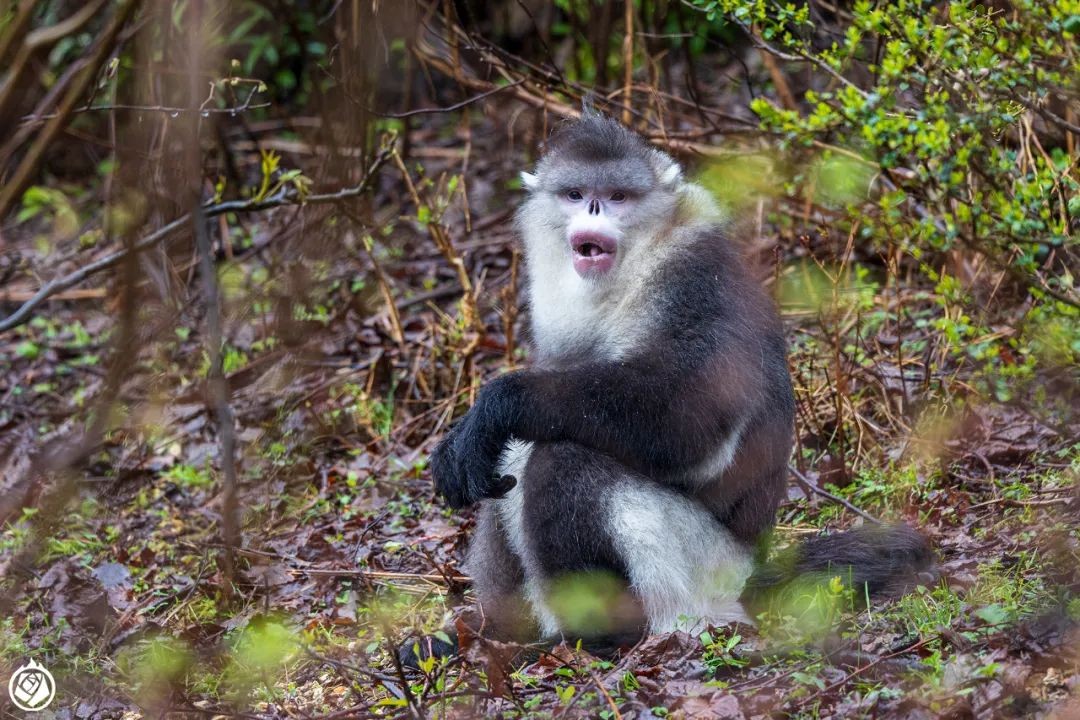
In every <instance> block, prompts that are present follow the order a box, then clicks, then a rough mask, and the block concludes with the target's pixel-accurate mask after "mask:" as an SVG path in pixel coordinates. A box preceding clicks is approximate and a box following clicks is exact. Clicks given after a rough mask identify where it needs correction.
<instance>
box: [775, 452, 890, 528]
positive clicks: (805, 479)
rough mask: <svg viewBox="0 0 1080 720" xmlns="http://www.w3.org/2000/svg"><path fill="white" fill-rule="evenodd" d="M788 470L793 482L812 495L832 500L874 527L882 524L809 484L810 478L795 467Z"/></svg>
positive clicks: (864, 512) (867, 514)
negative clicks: (793, 477)
mask: <svg viewBox="0 0 1080 720" xmlns="http://www.w3.org/2000/svg"><path fill="white" fill-rule="evenodd" d="M788 470H790V471H791V474H792V475H794V476H795V480H797V481H798V483H799V485H801V486H802V487H803V488H805V489H806V490H808V491H810V492H812V493H814V494H815V495H820V496H821V497H823V498H826V499H828V500H832V501H833V502H834V503H837V504H839V505H843V506H844V507H845V508H847V509H848V510H850V511H851V512H853V513H855V514H856V515H858V516H859V517H861V518H862V519H864V520H867V521H869V522H872V523H874V524H875V525H881V524H883V523H882V522H881V521H880V520H878V519H877V518H876V517H874V516H873V515H871V514H870V513H868V512H866V511H865V510H860V509H859V508H857V507H855V506H854V505H852V504H851V503H850V502H848V501H847V500H845V499H844V498H842V497H840V496H839V495H833V494H832V493H831V492H829V491H828V490H825V489H824V488H821V487H818V485H817V484H816V483H813V482H811V481H810V478H808V477H806V476H805V475H803V474H802V473H801V472H800V471H799V469H798V468H797V467H795V466H794V465H789V466H788Z"/></svg>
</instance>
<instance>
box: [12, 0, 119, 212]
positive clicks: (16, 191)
mask: <svg viewBox="0 0 1080 720" xmlns="http://www.w3.org/2000/svg"><path fill="white" fill-rule="evenodd" d="M139 4H140V3H139V0H127V1H126V2H125V3H124V4H122V5H121V6H120V7H119V8H117V10H116V13H115V14H114V15H113V19H112V22H111V23H110V24H109V27H108V28H106V30H105V31H104V32H103V33H102V34H101V37H100V38H99V39H98V42H97V45H96V46H95V47H94V49H93V52H92V53H91V56H90V61H89V62H88V63H87V65H86V67H85V68H83V70H82V73H81V74H79V75H78V76H77V77H76V78H75V79H74V80H73V81H72V83H71V87H69V88H68V91H67V93H66V94H65V95H64V98H63V100H61V101H60V107H59V108H58V110H57V113H56V117H54V118H53V119H52V120H50V121H49V122H48V123H47V124H46V125H45V127H44V129H43V130H42V131H41V134H40V135H38V136H37V138H35V140H34V142H33V144H32V145H31V146H30V149H28V150H27V151H26V155H25V156H24V157H23V159H22V162H20V163H19V165H18V167H16V168H15V171H14V172H12V173H11V176H10V177H9V178H8V179H7V182H5V183H4V185H3V186H0V219H2V218H4V217H5V216H6V215H7V213H8V210H10V209H11V207H12V205H14V203H15V200H16V198H18V197H20V196H21V195H22V192H23V190H24V189H25V188H26V186H27V185H28V184H29V183H30V178H31V176H32V175H33V173H34V171H35V170H36V169H37V166H38V163H39V162H40V161H41V158H42V157H44V155H45V149H46V148H48V147H49V145H50V144H51V143H52V141H53V139H54V138H55V137H56V136H57V135H59V134H60V131H61V130H62V129H63V128H64V125H65V124H66V123H67V120H68V117H69V116H70V115H71V111H72V110H73V109H74V108H75V103H76V102H78V100H79V98H81V97H82V96H83V93H85V92H86V90H87V88H89V87H90V86H91V84H92V82H93V80H94V78H95V77H97V71H98V69H99V68H100V67H101V66H102V65H104V64H105V61H106V59H107V58H108V56H109V54H110V53H111V52H112V50H113V45H114V43H115V42H116V39H117V37H118V36H119V35H120V31H121V30H122V29H123V28H124V26H125V25H127V22H128V20H129V19H130V18H131V16H132V15H133V14H134V13H135V10H136V9H137V8H138V7H139Z"/></svg>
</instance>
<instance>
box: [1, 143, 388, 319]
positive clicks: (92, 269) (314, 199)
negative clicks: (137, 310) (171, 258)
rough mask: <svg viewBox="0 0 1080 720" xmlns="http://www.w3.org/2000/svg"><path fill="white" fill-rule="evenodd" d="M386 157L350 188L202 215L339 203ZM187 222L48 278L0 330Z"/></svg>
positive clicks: (281, 196) (215, 208) (362, 186)
mask: <svg viewBox="0 0 1080 720" xmlns="http://www.w3.org/2000/svg"><path fill="white" fill-rule="evenodd" d="M389 157H390V152H389V150H386V151H383V152H381V153H379V154H378V155H376V157H375V160H374V161H373V162H372V164H371V167H370V168H369V170H368V173H367V174H366V175H365V176H364V177H363V178H362V179H361V180H360V182H359V183H358V184H357V185H355V186H354V187H351V188H345V189H343V190H338V191H337V192H332V193H325V194H321V195H308V196H306V197H303V198H301V197H300V196H299V195H297V194H296V193H295V192H292V191H290V190H289V189H283V190H281V192H279V193H277V194H276V195H272V196H271V197H268V198H265V199H263V200H228V201H225V202H220V203H211V204H207V205H204V206H203V211H202V212H203V217H204V218H212V217H214V216H216V215H221V214H222V213H229V212H258V211H261V210H269V209H271V208H276V207H281V206H283V205H320V204H327V203H339V202H341V201H343V200H348V199H350V198H354V197H358V196H359V195H362V194H364V193H365V192H367V190H368V188H369V187H370V186H371V183H372V181H373V180H374V178H375V176H376V175H377V174H378V171H379V169H380V168H381V167H382V165H383V164H384V163H385V162H386V160H387V159H388V158H389ZM190 222H191V214H190V213H187V214H184V215H182V216H180V217H179V218H177V219H176V220H173V221H172V222H170V223H168V224H167V225H163V226H162V227H160V228H158V229H157V230H155V231H154V232H152V233H150V234H149V235H147V236H146V237H144V238H142V239H141V240H139V241H137V242H136V243H134V244H133V245H132V246H131V247H130V248H125V249H123V250H118V251H117V252H115V253H111V254H109V255H106V256H105V257H103V258H101V259H99V260H95V261H94V262H92V263H90V264H88V265H84V266H83V267H81V268H79V269H78V270H75V271H73V272H71V273H68V274H67V275H64V276H63V277H59V278H55V279H53V280H50V281H49V282H47V283H46V284H45V285H43V286H42V287H41V289H40V290H38V291H37V292H36V293H34V296H33V297H31V298H30V299H29V300H27V301H26V302H25V303H23V304H22V305H21V306H20V307H19V309H18V310H16V311H15V312H13V313H12V314H11V315H8V316H7V317H6V318H4V319H3V320H0V332H4V331H6V330H10V329H12V328H15V327H18V326H20V325H22V324H24V323H26V322H27V321H28V320H29V319H30V316H31V313H33V311H34V310H35V309H36V308H37V307H38V306H40V305H41V304H42V303H44V302H45V301H46V300H49V299H50V298H51V297H52V296H54V295H56V294H57V293H59V292H61V291H64V290H67V289H68V288H71V287H74V286H75V285H78V284H79V283H81V282H83V281H84V280H86V279H87V278H89V277H91V276H92V275H96V274H97V273H99V272H101V271H102V270H108V269H109V268H111V267H114V266H115V265H117V264H118V263H119V262H120V261H122V260H123V259H124V258H125V257H126V256H127V255H128V254H129V253H132V252H135V253H138V252H141V251H143V250H146V249H147V248H149V247H153V246H154V245H156V244H157V243H159V242H161V241H162V240H164V239H165V238H167V237H169V236H170V235H171V234H172V233H174V232H176V231H177V230H179V229H181V228H183V227H185V226H187V225H188V224H189V223H190Z"/></svg>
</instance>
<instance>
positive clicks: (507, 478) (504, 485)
mask: <svg viewBox="0 0 1080 720" xmlns="http://www.w3.org/2000/svg"><path fill="white" fill-rule="evenodd" d="M516 485H517V478H516V477H514V476H513V475H503V476H502V477H500V478H499V479H497V480H496V481H495V482H494V484H493V485H492V486H491V494H490V496H489V497H493V498H501V497H503V496H505V495H506V493H508V492H510V491H511V490H513V489H514V486H516Z"/></svg>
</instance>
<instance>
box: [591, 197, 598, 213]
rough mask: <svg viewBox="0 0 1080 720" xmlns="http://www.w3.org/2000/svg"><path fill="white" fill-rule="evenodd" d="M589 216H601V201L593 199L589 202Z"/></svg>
mask: <svg viewBox="0 0 1080 720" xmlns="http://www.w3.org/2000/svg"><path fill="white" fill-rule="evenodd" d="M589 214H590V215H599V214H600V201H599V200H596V199H593V200H590V201H589Z"/></svg>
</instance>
